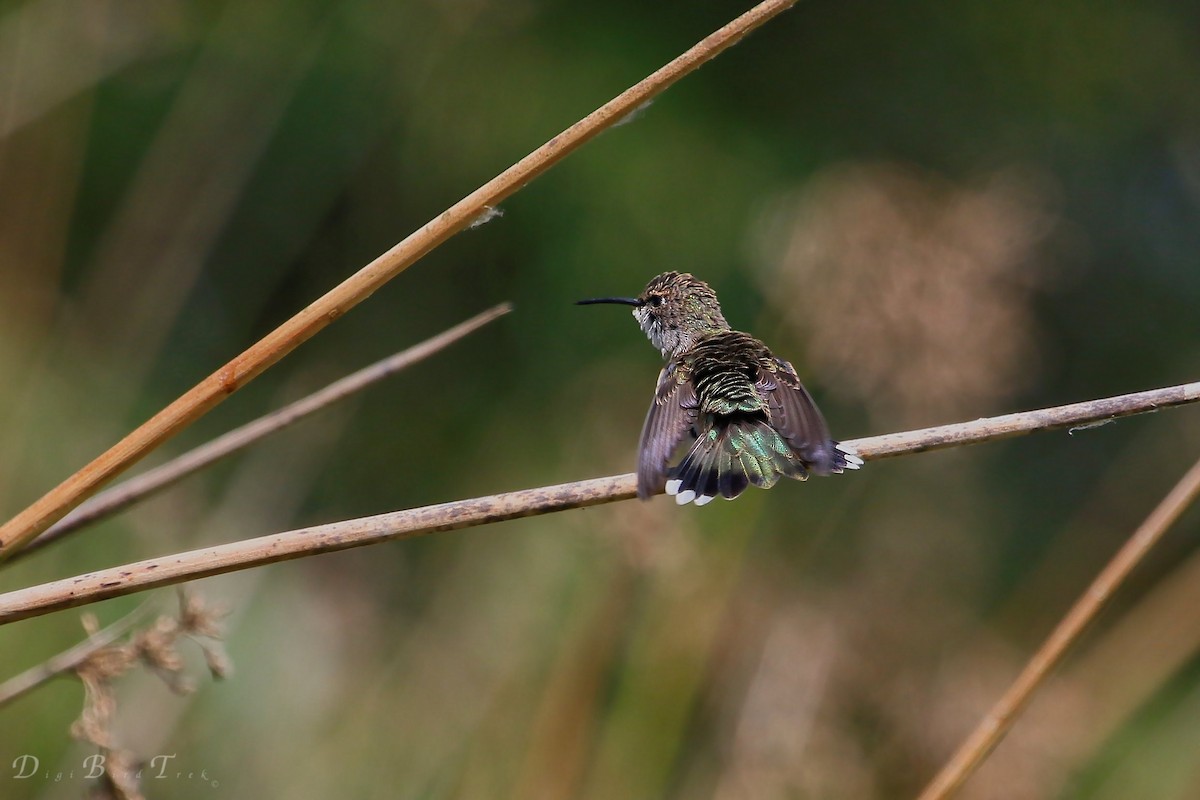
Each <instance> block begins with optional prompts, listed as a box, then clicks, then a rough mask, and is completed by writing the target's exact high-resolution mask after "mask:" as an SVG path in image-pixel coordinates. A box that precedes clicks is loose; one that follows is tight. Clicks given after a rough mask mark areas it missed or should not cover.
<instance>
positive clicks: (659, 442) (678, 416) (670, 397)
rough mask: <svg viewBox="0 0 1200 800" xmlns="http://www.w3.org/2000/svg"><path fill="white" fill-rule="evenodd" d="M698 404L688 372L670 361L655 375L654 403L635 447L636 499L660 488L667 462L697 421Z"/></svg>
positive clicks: (650, 494)
mask: <svg viewBox="0 0 1200 800" xmlns="http://www.w3.org/2000/svg"><path fill="white" fill-rule="evenodd" d="M698 409H699V403H697V402H696V389H695V387H694V386H693V385H692V381H691V379H690V376H689V371H688V370H687V369H686V368H684V367H682V366H680V365H679V364H678V363H677V362H674V361H672V362H670V363H668V364H667V365H666V366H665V367H663V369H662V372H660V373H659V374H658V388H657V389H656V390H655V392H654V402H653V403H652V404H651V405H650V411H649V412H647V414H646V422H645V424H644V425H642V439H641V443H640V444H639V445H638V471H637V476H638V497H640V498H642V499H643V500H645V499H646V498H647V497H650V496H652V495H654V494H655V493H656V492H658V491H659V490H661V489H662V488H663V483H664V481H665V480H666V477H667V460H668V459H670V457H671V453H673V452H674V451H675V448H676V447H677V446H678V445H679V442H680V441H682V440H683V437H684V436H685V435H686V434H687V432H688V431H689V430H691V428H692V425H693V424H695V422H696V416H697V414H698Z"/></svg>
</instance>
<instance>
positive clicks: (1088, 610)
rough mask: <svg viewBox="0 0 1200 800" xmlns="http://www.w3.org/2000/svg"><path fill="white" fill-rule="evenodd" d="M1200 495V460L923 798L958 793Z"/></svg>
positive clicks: (1061, 624)
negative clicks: (1069, 651) (1076, 643)
mask: <svg viewBox="0 0 1200 800" xmlns="http://www.w3.org/2000/svg"><path fill="white" fill-rule="evenodd" d="M1197 497H1200V461H1197V462H1196V463H1195V464H1194V465H1193V466H1192V468H1191V469H1189V470H1188V471H1187V473H1186V474H1185V475H1184V476H1183V478H1181V479H1180V481H1179V483H1177V484H1176V485H1175V488H1173V489H1172V490H1171V491H1170V492H1169V493H1168V494H1167V496H1166V497H1164V498H1163V500H1162V502H1161V503H1159V505H1158V507H1157V508H1155V509H1154V511H1152V512H1150V516H1148V517H1147V518H1146V520H1145V521H1144V522H1142V524H1141V525H1140V526H1138V529H1137V530H1136V531H1135V532H1134V534H1133V535H1132V536H1131V537H1129V540H1128V541H1127V542H1125V544H1124V545H1123V546H1122V547H1121V549H1120V550H1118V551H1117V554H1116V555H1115V556H1113V558H1112V560H1111V561H1109V562H1108V564H1107V565H1106V566H1105V567H1104V569H1103V570H1101V572H1100V574H1099V575H1097V576H1096V579H1095V580H1094V581H1092V584H1091V586H1089V587H1088V588H1087V591H1085V592H1084V593H1083V596H1082V597H1080V598H1079V599H1078V600H1077V601H1076V602H1075V605H1074V606H1072V607H1071V610H1070V611H1068V612H1067V615H1066V616H1065V617H1063V618H1062V621H1060V622H1059V623H1058V626H1057V627H1055V629H1054V631H1053V633H1051V634H1050V636H1049V638H1047V639H1046V641H1045V643H1043V644H1042V646H1041V647H1040V648H1039V649H1038V651H1037V652H1036V653H1034V654H1033V657H1032V658H1031V659H1030V660H1029V662H1028V663H1027V664H1026V665H1025V668H1024V669H1023V670H1021V673H1020V675H1018V676H1017V679H1016V680H1015V681H1013V684H1012V685H1011V686H1010V687H1009V688H1008V691H1006V692H1005V693H1004V695H1003V696H1001V698H1000V699H999V700H997V701H996V703H995V705H993V706H992V708H991V710H990V711H988V713H987V715H986V716H984V718H983V719H982V720H980V722H979V724H978V725H977V726H976V728H975V730H973V731H972V732H971V735H970V736H968V737H967V739H966V740H965V741H964V742H963V743H962V745H961V746H960V747H959V748H958V751H957V752H955V754H954V756H953V757H952V758H951V759H950V760H949V761H948V762H946V765H945V766H943V767H942V769H941V771H939V772H938V774H937V775H936V776H934V778H933V780H932V781H931V782H930V783H929V785H928V786H927V787H925V791H923V792H921V794H920V796H919V800H942V799H943V798H947V797H950V796H952V795H953V794H954V793H955V792H956V791H957V790H958V789H959V787H961V786H962V784H963V782H964V781H966V780H967V778H969V777H970V776H971V774H972V773H974V772H975V770H976V769H977V768H978V767H979V765H980V764H982V763H983V761H984V759H986V758H987V756H988V754H989V753H991V752H992V750H993V749H995V747H996V745H997V744H999V743H1000V740H1001V739H1003V738H1004V735H1005V734H1006V733H1008V730H1009V728H1011V727H1012V725H1013V722H1014V721H1015V720H1016V718H1017V716H1018V715H1019V714H1020V713H1021V712H1022V711H1023V710H1024V709H1025V707H1026V706H1027V705H1029V701H1030V699H1031V698H1032V697H1033V693H1034V692H1035V691H1036V690H1037V688H1038V687H1039V686H1041V685H1042V684H1043V683H1045V681H1046V679H1047V678H1048V677H1049V675H1050V672H1051V671H1052V670H1053V669H1054V668H1055V667H1056V666H1058V664H1059V663H1060V662H1061V661H1062V660H1063V657H1064V656H1065V655H1066V654H1067V651H1068V650H1070V648H1071V646H1072V645H1073V644H1075V642H1076V641H1078V639H1079V637H1080V635H1081V634H1082V633H1083V631H1084V629H1085V628H1087V626H1088V625H1089V624H1090V623H1091V622H1092V620H1094V619H1095V618H1096V616H1097V615H1098V614H1099V613H1100V611H1101V609H1103V607H1104V605H1105V604H1106V603H1107V602H1108V601H1109V599H1110V598H1111V597H1112V596H1113V593H1114V592H1115V591H1116V590H1117V589H1118V588H1119V587H1120V585H1121V584H1122V583H1124V581H1125V579H1126V578H1128V577H1129V574H1130V573H1131V572H1132V571H1133V569H1134V567H1136V566H1137V565H1138V564H1139V563H1141V561H1142V559H1143V558H1144V557H1145V556H1146V554H1147V553H1148V552H1149V551H1150V549H1151V548H1152V547H1154V545H1155V544H1157V543H1158V541H1159V540H1160V539H1161V538H1162V537H1163V534H1165V533H1166V532H1167V529H1168V528H1170V527H1171V524H1172V523H1174V522H1175V520H1177V519H1178V518H1179V515H1180V514H1182V513H1183V511H1184V510H1185V509H1186V508H1187V507H1188V506H1189V505H1191V504H1192V503H1193V502H1194V501H1195V500H1196V498H1197Z"/></svg>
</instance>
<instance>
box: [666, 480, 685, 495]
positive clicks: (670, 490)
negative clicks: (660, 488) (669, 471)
mask: <svg viewBox="0 0 1200 800" xmlns="http://www.w3.org/2000/svg"><path fill="white" fill-rule="evenodd" d="M682 484H683V481H681V480H679V479H675V480H669V481H667V494H679V487H680V485H682Z"/></svg>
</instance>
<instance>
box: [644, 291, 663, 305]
mask: <svg viewBox="0 0 1200 800" xmlns="http://www.w3.org/2000/svg"><path fill="white" fill-rule="evenodd" d="M647 302H648V303H650V305H652V306H654V307H655V308H658V307H659V306H661V305H662V304H663V296H662V295H661V294H652V295H650V298H649V300H647Z"/></svg>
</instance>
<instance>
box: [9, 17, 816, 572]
mask: <svg viewBox="0 0 1200 800" xmlns="http://www.w3.org/2000/svg"><path fill="white" fill-rule="evenodd" d="M794 3H795V0H765V2H762V3H759V4H758V5H757V6H755V7H754V8H752V9H751V10H750V11H747V12H746V13H745V14H742V15H741V16H740V17H738V18H737V19H735V20H733V21H732V22H730V23H729V24H727V25H725V26H724V27H722V28H720V29H719V30H717V31H716V32H714V33H712V34H710V35H709V36H707V37H705V38H704V39H702V40H701V41H700V42H699V43H697V44H696V45H695V46H693V47H692V48H691V49H689V50H687V51H686V52H684V53H683V54H682V55H680V56H678V57H677V58H675V59H674V60H672V61H670V62H669V63H668V64H666V65H665V66H663V67H662V68H660V69H659V70H657V71H656V72H654V73H653V74H651V75H650V76H649V77H647V78H645V79H644V80H642V81H641V82H639V83H637V84H635V85H634V86H632V87H630V88H629V89H627V90H625V91H624V92H622V93H621V94H619V95H617V96H616V97H615V98H613V99H612V100H610V101H608V102H607V103H605V104H604V105H602V106H600V107H599V108H598V109H596V110H595V111H593V112H592V113H591V114H588V115H587V116H586V117H584V118H583V119H581V120H579V121H578V122H576V123H575V124H574V125H572V126H571V127H569V128H567V129H566V130H564V131H563V132H562V133H560V134H558V135H557V136H555V137H554V138H552V139H550V141H548V142H546V143H545V144H544V145H542V146H541V147H539V148H537V149H536V150H534V151H533V152H532V153H530V154H529V155H527V156H525V157H524V158H522V159H521V160H520V161H518V162H517V163H515V164H513V165H512V166H511V167H509V168H508V169H506V170H504V171H503V172H502V173H500V174H499V175H498V176H496V177H495V178H493V179H492V180H490V181H488V182H487V183H485V184H484V185H483V186H481V187H479V188H478V189H476V190H475V191H473V192H471V193H470V194H469V195H467V196H466V197H464V198H463V199H462V200H459V201H458V202H457V203H455V204H454V205H452V206H451V207H450V208H448V209H446V210H445V211H443V212H442V213H441V214H439V215H438V216H436V217H434V218H433V219H432V220H430V221H429V222H427V223H426V224H425V225H424V227H422V228H421V229H419V230H418V231H416V232H415V233H413V234H411V235H410V236H409V237H408V238H406V239H404V240H403V241H401V242H400V243H399V244H397V245H395V246H394V247H392V248H391V249H390V250H388V251H387V252H386V253H384V254H383V255H381V256H379V257H378V258H376V259H375V260H374V261H372V262H371V263H370V264H367V265H366V266H365V267H363V268H362V269H360V270H359V271H358V272H356V273H355V274H354V275H352V276H350V277H349V278H347V279H346V280H345V281H343V282H342V283H340V284H339V285H337V286H336V287H334V288H333V289H331V290H330V291H329V292H327V293H326V294H324V295H322V296H321V297H320V298H318V299H317V300H315V301H314V302H313V303H312V304H311V305H309V306H308V307H307V308H305V309H304V310H302V311H301V312H300V313H298V314H296V315H295V316H294V317H292V318H291V319H289V320H288V321H287V322H285V323H283V324H282V325H280V326H279V327H278V328H276V329H275V330H274V331H272V332H271V333H269V334H267V335H266V336H265V337H263V338H262V339H260V340H259V341H257V342H255V343H254V344H253V345H251V346H250V347H249V348H248V349H247V350H246V351H245V352H243V353H242V354H241V355H239V356H237V357H236V358H234V359H233V360H232V361H230V362H229V363H228V364H226V365H225V366H224V367H221V368H220V369H219V370H217V371H216V372H214V373H213V374H212V375H210V376H208V377H207V378H205V379H204V380H203V381H201V382H200V383H198V384H197V385H196V386H194V387H193V388H192V389H190V390H189V391H188V392H186V393H185V394H184V395H182V396H181V397H179V398H178V399H177V400H175V401H174V402H173V403H171V404H170V405H168V406H167V407H166V408H164V409H163V410H162V411H160V412H158V413H157V414H155V415H154V416H153V417H151V418H150V419H149V420H148V421H146V422H145V423H143V424H142V425H141V426H140V427H138V428H136V429H135V430H134V431H132V432H131V433H129V434H128V435H127V436H126V437H125V438H124V439H122V440H121V441H119V442H117V443H116V444H115V445H113V446H112V447H111V448H109V450H108V451H106V452H105V453H103V454H101V455H100V456H99V457H97V458H96V459H95V460H93V461H92V462H91V463H90V464H88V465H87V466H85V467H83V468H82V469H80V470H79V471H78V472H76V473H75V474H73V475H71V476H70V477H69V478H67V479H66V480H65V481H63V482H62V483H61V484H59V485H58V486H57V487H55V488H54V489H52V490H51V491H50V492H48V493H47V494H46V495H44V496H43V497H42V498H41V499H39V500H37V501H36V502H34V503H33V504H32V505H30V506H29V507H28V508H26V509H25V510H23V511H22V512H20V513H19V514H17V516H15V517H13V518H12V519H11V520H9V521H8V522H6V523H5V524H4V525H0V561H3V560H5V559H7V558H8V557H9V556H11V555H12V554H13V553H14V552H15V551H16V550H17V549H19V548H20V547H22V546H24V545H25V544H26V543H27V542H29V541H30V540H31V539H33V537H35V536H37V535H38V534H39V533H41V532H42V531H44V530H46V529H47V528H49V527H50V526H51V525H53V524H54V523H55V522H57V521H58V520H59V519H62V518H63V517H64V516H65V515H66V514H67V513H68V512H69V511H70V510H71V509H73V508H75V507H76V506H78V505H79V504H80V503H82V502H83V501H84V500H85V499H87V498H88V497H89V496H91V495H92V494H94V493H95V492H96V491H97V490H98V489H99V488H100V487H101V486H102V485H103V484H105V483H107V482H108V481H109V480H110V479H111V478H113V477H114V476H116V475H117V474H119V473H120V472H122V471H124V470H125V469H126V468H128V467H129V466H130V465H131V464H133V463H134V462H136V461H137V460H139V459H140V458H142V457H143V456H145V455H146V454H147V453H149V452H150V451H151V450H153V449H154V448H156V447H158V446H159V445H160V444H162V443H163V442H164V441H166V440H167V439H169V438H170V437H171V436H173V435H174V434H176V433H178V432H179V431H180V430H182V429H183V428H185V427H187V426H188V425H190V424H191V423H192V422H194V421H196V420H197V419H199V418H200V417H201V416H203V415H204V414H205V413H207V412H208V411H210V410H211V409H212V408H213V407H215V406H216V405H217V404H219V403H220V402H221V401H222V400H224V399H225V398H226V397H228V396H229V395H230V394H232V393H233V392H235V391H237V390H238V389H240V388H241V387H242V386H244V385H245V384H246V383H248V382H249V381H250V380H252V379H253V378H255V377H257V376H258V375H260V374H261V373H262V372H264V371H265V370H266V369H267V368H268V367H270V366H271V365H273V364H274V363H275V362H277V361H279V360H280V359H281V358H283V357H284V356H286V355H287V354H288V353H290V352H291V351H292V350H294V349H295V348H296V347H298V346H299V345H300V344H302V343H303V342H305V341H306V340H308V339H309V338H310V337H312V336H313V335H315V334H316V333H317V332H319V331H320V330H321V329H323V328H324V327H325V326H326V325H328V324H329V323H331V322H332V321H333V320H335V319H337V318H338V317H340V316H341V315H342V314H344V313H345V312H347V311H349V310H350V309H351V308H353V307H354V306H356V305H358V304H359V303H360V302H362V301H363V300H365V299H366V298H367V297H369V296H370V295H371V294H373V293H374V292H375V291H376V290H377V289H379V288H380V287H382V286H383V285H384V284H385V283H387V282H388V281H389V280H391V279H392V278H393V277H395V276H396V275H398V274H399V273H401V272H403V271H404V270H405V269H407V268H408V267H409V266H411V265H412V264H413V263H415V262H416V261H417V260H418V259H420V258H421V257H422V256H424V255H425V254H427V253H428V252H430V251H431V250H433V249H434V248H436V247H438V246H439V245H441V244H442V243H444V242H445V241H446V240H448V239H449V238H450V237H452V236H454V235H455V234H456V233H458V232H459V231H461V230H463V229H465V228H467V227H468V226H470V224H471V223H472V222H473V221H475V220H476V219H478V218H479V217H480V216H481V215H482V214H484V213H486V212H487V210H488V209H489V208H493V207H495V206H496V205H498V204H499V203H500V202H501V201H503V200H504V199H505V198H507V197H508V196H510V195H512V194H513V193H514V192H517V191H518V190H520V189H521V188H522V187H523V186H525V185H526V184H527V183H529V182H530V181H532V180H533V179H534V178H536V177H538V176H539V175H541V174H542V173H543V172H545V171H546V170H548V169H550V168H551V167H552V166H554V165H555V164H557V163H558V162H559V161H561V160H562V159H563V158H565V157H566V156H567V155H569V154H570V153H572V152H574V151H575V150H576V149H577V148H579V147H580V146H582V145H583V144H585V143H586V142H588V141H589V140H591V139H592V138H594V137H595V136H597V135H598V134H600V133H601V132H603V131H604V130H606V129H608V128H610V127H612V126H613V125H615V124H616V123H618V122H620V121H621V120H622V119H624V118H625V117H627V116H628V115H629V114H631V113H632V112H633V111H635V110H636V109H637V108H638V106H641V105H642V104H644V103H646V102H647V101H649V100H650V99H652V98H654V97H655V96H657V95H658V94H659V93H661V92H662V91H664V90H665V89H666V88H667V87H669V86H671V85H672V84H673V83H675V82H676V81H678V80H679V79H680V78H682V77H683V76H684V75H687V74H688V73H690V72H692V71H693V70H695V69H696V68H698V67H699V66H700V65H702V64H704V63H705V62H706V61H709V60H710V59H712V58H714V57H715V56H717V55H718V54H720V53H721V52H722V51H724V50H725V49H726V48H728V47H730V46H732V45H734V44H736V43H737V42H738V41H739V40H741V38H742V37H743V36H745V35H746V34H748V33H750V32H751V31H753V30H754V29H755V28H757V27H758V26H760V25H762V24H763V23H765V22H766V21H767V20H769V19H771V18H772V17H774V16H776V15H777V14H779V13H781V12H783V11H785V10H786V9H788V8H790V7H791V6H792V5H794Z"/></svg>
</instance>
